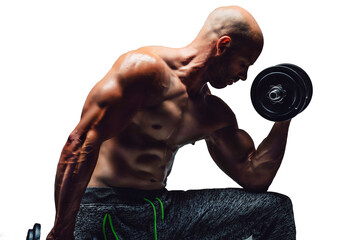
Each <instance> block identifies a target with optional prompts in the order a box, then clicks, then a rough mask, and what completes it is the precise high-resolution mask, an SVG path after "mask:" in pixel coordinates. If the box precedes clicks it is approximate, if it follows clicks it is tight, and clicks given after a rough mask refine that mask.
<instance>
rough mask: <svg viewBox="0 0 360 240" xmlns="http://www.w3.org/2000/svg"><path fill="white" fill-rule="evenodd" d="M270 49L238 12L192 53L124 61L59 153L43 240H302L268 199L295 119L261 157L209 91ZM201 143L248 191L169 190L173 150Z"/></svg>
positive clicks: (200, 39) (285, 201) (284, 209)
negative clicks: (49, 225)
mask: <svg viewBox="0 0 360 240" xmlns="http://www.w3.org/2000/svg"><path fill="white" fill-rule="evenodd" d="M262 47H263V36H262V32H261V30H260V28H259V26H258V24H257V23H256V21H255V19H254V18H253V17H252V16H251V15H250V13H248V12H247V11H246V10H244V9H243V8H240V7H237V6H231V7H222V8H218V9H216V10H215V11H213V12H212V13H211V14H210V15H209V17H208V19H207V20H206V22H205V24H204V26H203V28H202V29H201V31H200V33H199V34H198V36H197V37H196V39H195V40H194V41H193V42H192V43H191V44H189V45H188V46H186V47H184V48H180V49H172V48H166V47H143V48H140V49H138V50H135V51H131V52H128V53H126V54H124V55H122V56H120V58H119V59H118V60H117V61H116V62H115V64H114V65H113V67H112V68H111V70H110V71H109V72H108V73H107V74H106V76H105V77H104V78H103V79H102V80H101V81H100V82H98V83H97V84H96V85H95V87H94V88H93V89H92V90H91V92H90V93H89V95H88V97H87V99H86V102H85V105H84V108H83V112H82V116H81V120H80V122H79V123H78V125H77V126H76V128H75V129H74V131H73V132H72V133H71V134H70V136H69V138H68V140H67V142H66V144H65V146H64V148H63V151H62V153H61V157H60V160H59V164H58V168H57V175H56V181H55V204H56V218H55V223H54V227H53V229H52V230H51V232H50V233H49V235H48V237H47V239H74V229H75V237H76V239H85V238H86V237H87V236H88V235H89V234H91V235H92V236H95V235H96V236H97V237H98V239H99V238H104V239H112V238H114V239H154V238H155V239H157V237H159V239H246V238H250V239H251V237H252V238H253V239H287V240H289V239H295V225H294V219H293V213H292V205H291V201H290V200H289V198H287V197H286V196H283V195H280V194H276V193H261V192H266V190H267V189H268V187H269V186H270V184H271V182H272V180H273V179H274V177H275V175H276V172H277V170H278V168H279V166H280V164H281V161H282V158H283V155H284V151H285V145H286V141H287V133H288V128H289V124H290V121H285V122H276V123H275V124H274V126H273V128H272V129H271V131H270V133H269V135H268V136H267V138H265V139H264V141H263V142H262V143H261V144H260V145H259V146H258V148H257V149H255V147H254V143H253V141H252V139H251V138H250V136H249V135H248V134H247V133H246V132H245V131H243V130H240V129H238V126H237V121H236V118H235V115H234V113H233V112H232V111H231V109H230V108H229V107H228V106H227V105H226V104H225V103H224V102H223V101H222V100H221V99H219V98H218V97H216V96H213V95H211V93H210V91H209V88H208V86H207V83H210V84H211V85H212V86H213V87H215V88H224V87H226V86H227V85H231V84H233V83H234V82H236V81H238V80H239V79H241V80H246V77H247V71H248V68H249V66H251V65H252V64H254V62H255V61H256V59H257V58H258V56H259V55H260V53H261V51H262ZM202 139H204V140H205V141H206V143H207V146H208V149H209V152H210V155H211V157H212V158H213V159H214V161H215V162H216V164H217V165H218V166H219V167H220V168H221V169H222V170H223V171H224V172H225V173H226V174H227V175H229V177H231V178H232V179H233V180H234V181H236V182H237V183H238V184H239V185H240V186H242V187H243V188H244V189H208V190H198V191H187V192H185V191H167V190H166V189H165V186H166V179H167V177H168V176H169V174H170V172H171V167H172V165H173V161H174V157H175V154H176V152H177V151H178V150H179V149H180V148H181V147H182V146H184V145H186V144H189V143H194V142H196V141H199V140H202ZM194 161H196V160H195V159H194ZM189 167H191V166H189ZM160 216H161V217H160Z"/></svg>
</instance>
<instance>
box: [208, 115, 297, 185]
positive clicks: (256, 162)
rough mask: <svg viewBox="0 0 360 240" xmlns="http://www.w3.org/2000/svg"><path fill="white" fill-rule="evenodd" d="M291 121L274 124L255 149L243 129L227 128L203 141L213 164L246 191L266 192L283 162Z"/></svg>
mask: <svg viewBox="0 0 360 240" xmlns="http://www.w3.org/2000/svg"><path fill="white" fill-rule="evenodd" d="M289 125H290V120H288V121H284V122H275V123H274V125H273V127H272V129H271V131H270V133H269V135H268V136H267V137H266V138H265V139H264V140H263V141H262V142H261V144H260V145H259V146H258V148H257V149H255V146H254V142H253V140H252V139H251V137H250V136H249V134H247V133H246V132H245V131H244V130H241V129H238V128H237V126H228V127H225V128H222V129H220V130H217V131H215V132H214V133H212V134H211V135H209V136H208V137H207V138H206V139H205V140H206V144H207V146H208V149H209V152H210V155H211V157H212V158H213V159H214V161H215V162H216V164H217V165H218V166H219V167H220V168H221V169H222V170H223V171H224V172H225V173H226V174H227V175H228V176H229V177H231V178H232V179H233V180H234V181H235V182H237V183H238V184H239V185H240V186H242V187H243V188H244V189H245V190H248V191H255V192H265V191H267V189H268V188H269V186H270V184H271V183H272V181H273V179H274V177H275V175H276V173H277V171H278V169H279V167H280V165H281V161H282V159H283V156H284V153H285V147H286V142H287V135H288V130H289Z"/></svg>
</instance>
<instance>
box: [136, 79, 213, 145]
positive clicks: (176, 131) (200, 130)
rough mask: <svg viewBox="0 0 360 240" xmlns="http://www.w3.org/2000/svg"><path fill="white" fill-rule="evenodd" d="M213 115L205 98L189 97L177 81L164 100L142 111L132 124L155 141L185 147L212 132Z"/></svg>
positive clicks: (184, 88)
mask: <svg viewBox="0 0 360 240" xmlns="http://www.w3.org/2000/svg"><path fill="white" fill-rule="evenodd" d="M210 112H211V111H209V107H208V106H207V105H206V104H205V101H204V100H203V98H202V97H197V98H191V97H189V95H188V94H187V91H186V87H185V86H184V85H183V84H182V83H181V81H180V80H179V81H177V80H176V79H174V80H173V81H172V85H171V86H170V87H169V91H168V92H167V94H166V95H165V96H164V100H163V101H162V102H161V103H159V104H158V105H155V106H153V107H147V108H144V109H142V110H140V111H139V112H138V113H137V114H136V115H135V117H134V119H133V122H132V123H133V124H134V125H135V126H136V128H137V129H138V130H139V131H140V132H141V133H142V134H146V135H147V136H149V137H151V138H153V139H155V140H158V141H166V142H168V143H170V144H171V145H183V144H187V143H190V142H193V141H196V140H198V139H200V138H201V137H202V136H203V135H205V134H206V133H207V132H208V131H209V126H210V125H211V119H213V118H212V116H211V114H210Z"/></svg>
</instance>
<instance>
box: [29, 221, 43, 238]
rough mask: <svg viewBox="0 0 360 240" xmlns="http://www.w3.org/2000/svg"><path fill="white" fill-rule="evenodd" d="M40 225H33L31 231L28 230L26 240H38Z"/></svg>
mask: <svg viewBox="0 0 360 240" xmlns="http://www.w3.org/2000/svg"><path fill="white" fill-rule="evenodd" d="M40 233H41V225H40V224H39V223H35V224H34V227H33V228H32V229H29V230H28V233H27V236H26V240H40Z"/></svg>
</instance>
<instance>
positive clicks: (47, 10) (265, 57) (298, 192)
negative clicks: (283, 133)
mask: <svg viewBox="0 0 360 240" xmlns="http://www.w3.org/2000/svg"><path fill="white" fill-rule="evenodd" d="M233 4H237V5H240V6H243V7H245V8H246V9H247V10H249V11H250V12H251V13H252V14H253V16H254V17H255V18H256V19H257V21H258V23H259V25H260V27H261V28H262V30H263V33H264V36H265V46H264V50H263V52H262V55H261V56H260V58H259V59H258V61H257V62H256V63H255V65H254V66H253V67H251V69H250V72H249V76H248V81H246V82H239V83H237V84H235V85H232V86H231V87H229V88H226V89H223V90H216V91H215V90H213V93H214V94H216V95H218V96H220V97H221V98H223V99H224V100H225V101H226V102H227V103H228V105H229V106H230V107H231V108H232V109H233V111H234V112H235V114H236V115H237V119H238V123H239V126H240V127H241V128H243V129H245V130H246V131H247V132H248V133H249V134H250V135H251V136H252V137H253V139H254V141H255V143H256V144H259V143H260V142H261V141H262V139H263V138H264V137H266V135H267V133H268V132H269V130H270V128H271V125H272V123H271V122H269V121H267V120H265V119H263V118H261V117H260V116H259V115H258V114H257V113H256V112H255V110H254V109H253V107H252V105H251V102H250V96H249V90H250V86H251V82H252V79H253V78H254V77H255V76H256V74H257V73H259V72H260V71H261V70H262V69H264V68H266V67H268V66H272V65H275V64H278V63H283V62H290V63H295V64H297V65H299V66H301V67H302V68H304V69H305V70H306V71H307V72H308V74H309V75H310V77H311V78H312V81H313V85H314V96H313V100H312V102H311V104H310V105H309V107H308V108H307V109H306V110H305V111H304V112H303V113H302V114H300V115H299V116H297V117H296V118H295V119H294V120H293V121H292V124H291V128H290V131H289V139H288V147H287V151H286V154H285V157H284V161H283V165H282V167H281V168H280V170H279V173H278V175H277V176H276V178H275V180H274V182H273V184H272V185H271V187H270V191H276V192H281V193H284V194H286V195H288V196H289V197H290V198H291V199H292V200H293V205H294V212H295V219H296V224H297V231H298V239H300V240H302V239H360V233H359V230H358V228H359V226H360V221H359V215H360V205H359V203H360V196H359V187H358V184H360V181H359V180H360V179H359V178H360V177H359V171H360V163H359V161H360V159H359V148H358V143H359V140H358V138H359V134H360V128H359V125H358V124H359V122H360V117H359V114H357V112H359V110H358V109H359V108H358V105H359V91H360V83H359V80H360V79H359V72H358V71H359V61H358V59H359V54H360V49H359V42H360V37H359V30H358V29H359V26H358V24H359V22H360V17H359V14H358V5H357V4H356V1H345V0H343V1H314V0H311V1H310V0H309V1H308V0H306V1H305V0H301V1H300V0H295V1H287V0H283V1H276V0H272V1H268V0H264V1H260V0H259V1H255V0H248V1H247V0H244V1H239V0H237V1H231V0H217V1H211V0H207V1H195V0H192V1H188V0H182V1H155V0H154V1H137V0H132V1H120V0H118V1H102V2H100V1H92V0H90V1H89V0H88V1H39V0H33V1H16V0H14V1H11V2H10V1H1V2H0V31H1V32H0V34H1V36H0V43H1V44H0V81H1V84H0V104H1V108H0V110H1V113H0V114H1V118H0V136H1V137H0V141H1V143H0V148H1V151H0V161H1V162H0V189H1V190H0V196H1V204H0V239H8V240H14V239H25V236H26V233H27V229H29V228H32V226H33V224H34V223H35V222H39V223H41V224H42V239H45V236H46V234H47V233H48V231H49V230H50V228H51V227H52V223H53V220H54V214H55V210H54V201H53V183H54V178H55V169H56V165H57V161H58V159H59V156H60V152H61V149H62V147H63V144H64V143H65V140H66V138H67V136H68V134H69V133H70V132H71V131H72V129H73V128H74V127H75V125H76V124H77V122H78V120H79V117H80V112H81V108H82V105H83V103H84V101H85V98H86V96H87V94H88V92H89V90H90V89H91V88H92V86H93V85H94V84H95V83H96V82H97V81H99V80H100V79H101V78H102V77H103V76H104V75H105V74H106V72H107V71H108V70H109V69H110V67H111V66H112V64H113V63H114V62H115V60H116V59H117V58H118V56H119V55H121V54H122V53H125V52H127V51H129V50H133V49H136V48H138V47H141V46H145V45H163V46H169V47H183V46H185V45H187V44H188V43H190V42H191V41H192V40H193V39H194V38H195V36H196V34H197V33H198V31H199V30H200V28H201V26H202V24H203V23H204V21H205V19H206V17H207V16H208V14H209V13H210V12H211V11H212V10H213V9H215V8H216V7H219V6H223V5H233ZM213 187H236V184H235V183H234V182H233V181H232V180H230V179H229V178H228V177H227V176H225V175H224V174H223V173H222V172H221V171H220V170H219V169H218V168H217V167H216V165H215V164H214V163H213V162H212V160H211V158H210V156H209V154H208V152H207V150H206V147H205V144H204V142H198V143H196V144H195V145H194V146H192V145H189V146H186V147H184V148H183V149H181V150H180V151H179V153H178V156H177V158H176V160H175V164H174V168H173V173H172V174H171V176H170V178H169V181H168V189H190V188H195V189H198V188H213Z"/></svg>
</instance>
